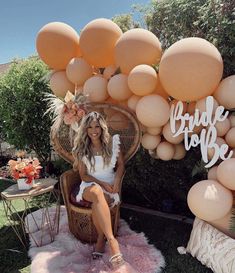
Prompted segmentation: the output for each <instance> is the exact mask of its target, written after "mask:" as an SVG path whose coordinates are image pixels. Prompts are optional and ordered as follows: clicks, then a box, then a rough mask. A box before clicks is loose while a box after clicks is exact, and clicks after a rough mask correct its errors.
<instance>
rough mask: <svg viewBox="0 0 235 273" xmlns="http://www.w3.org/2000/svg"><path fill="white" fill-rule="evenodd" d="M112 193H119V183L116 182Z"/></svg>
mask: <svg viewBox="0 0 235 273" xmlns="http://www.w3.org/2000/svg"><path fill="white" fill-rule="evenodd" d="M112 193H119V183H116V182H115V183H114V185H113V191H112Z"/></svg>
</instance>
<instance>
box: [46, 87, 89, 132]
mask: <svg viewBox="0 0 235 273" xmlns="http://www.w3.org/2000/svg"><path fill="white" fill-rule="evenodd" d="M45 100H46V101H48V106H49V108H48V110H47V111H46V112H45V114H47V113H52V115H53V116H54V118H53V121H52V122H53V124H52V127H51V129H52V131H58V129H59V127H60V125H61V123H63V122H64V123H65V124H66V125H69V126H70V127H71V128H72V129H73V130H74V131H76V132H77V131H78V129H79V122H80V120H81V119H82V118H83V117H84V116H85V115H86V113H87V107H86V104H87V103H88V97H87V96H85V95H84V94H82V93H78V94H76V95H73V94H72V93H71V92H70V91H68V92H67V93H66V96H65V98H64V99H61V98H58V97H57V96H55V95H53V94H48V93H47V94H46V98H45Z"/></svg>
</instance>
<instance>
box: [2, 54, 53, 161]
mask: <svg viewBox="0 0 235 273" xmlns="http://www.w3.org/2000/svg"><path fill="white" fill-rule="evenodd" d="M47 73H48V69H47V67H46V65H45V64H44V63H43V62H42V61H40V60H38V59H37V58H36V57H32V58H29V59H27V60H16V61H14V62H13V63H12V65H11V66H10V69H9V70H8V72H6V73H5V74H3V76H1V78H0V102H1V103H0V117H1V127H2V128H1V131H2V134H3V136H4V140H5V141H7V142H8V143H10V144H12V145H14V146H15V147H16V148H17V149H25V150H27V151H32V150H34V151H35V152H36V154H37V156H38V158H39V159H40V160H41V161H42V162H45V161H47V160H48V157H49V155H50V152H51V146H50V137H49V135H50V126H51V118H50V117H49V116H48V115H47V116H44V113H45V111H46V109H47V103H46V102H45V101H44V100H43V99H44V95H43V93H44V92H51V91H50V89H49V87H48V84H47V83H46V82H45V80H44V78H45V75H47Z"/></svg>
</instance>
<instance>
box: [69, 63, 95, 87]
mask: <svg viewBox="0 0 235 273" xmlns="http://www.w3.org/2000/svg"><path fill="white" fill-rule="evenodd" d="M92 74H93V69H92V67H91V66H90V65H89V64H88V63H87V62H86V61H85V60H84V59H83V58H73V59H72V60H71V61H70V62H69V63H68V65H67V67H66V75H67V77H68V79H69V80H70V81H71V82H73V83H74V84H77V85H83V84H84V82H85V81H86V80H87V79H89V78H90V77H91V76H92Z"/></svg>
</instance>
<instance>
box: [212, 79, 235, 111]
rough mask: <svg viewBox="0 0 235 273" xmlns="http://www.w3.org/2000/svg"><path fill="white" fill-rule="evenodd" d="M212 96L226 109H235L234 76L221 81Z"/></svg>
mask: <svg viewBox="0 0 235 273" xmlns="http://www.w3.org/2000/svg"><path fill="white" fill-rule="evenodd" d="M213 96H214V97H215V98H216V99H217V101H218V102H219V104H220V105H223V106H224V107H225V108H226V109H233V108H235V75H232V76H229V77H227V78H225V79H223V80H222V81H221V83H220V84H219V86H218V88H217V90H216V91H215V92H214V94H213Z"/></svg>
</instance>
